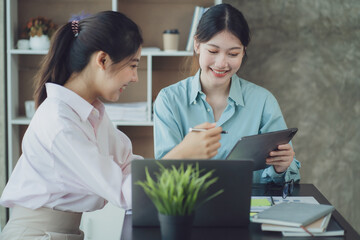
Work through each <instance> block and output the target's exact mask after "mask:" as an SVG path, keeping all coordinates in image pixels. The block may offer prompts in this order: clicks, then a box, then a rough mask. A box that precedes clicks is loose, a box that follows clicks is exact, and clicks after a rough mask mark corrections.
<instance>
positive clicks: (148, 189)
mask: <svg viewBox="0 0 360 240" xmlns="http://www.w3.org/2000/svg"><path fill="white" fill-rule="evenodd" d="M157 164H158V165H159V166H160V170H159V172H157V173H155V176H156V178H157V179H156V181H155V180H153V179H152V178H151V176H150V174H149V170H148V168H147V167H146V168H145V173H146V180H144V181H143V182H142V181H137V182H136V184H138V185H140V186H141V187H142V188H143V189H144V191H145V193H146V195H147V196H148V197H149V198H150V199H151V201H152V202H153V203H154V205H155V207H156V209H157V210H158V212H159V213H161V214H164V215H171V216H185V215H191V214H192V213H193V212H194V210H195V209H196V208H197V207H199V206H200V205H202V204H203V203H205V202H207V201H209V200H211V199H213V198H214V197H216V196H218V195H220V194H221V193H223V192H224V190H223V189H221V190H219V191H217V192H216V193H214V194H212V195H210V196H208V197H206V194H207V190H208V188H209V187H210V186H211V185H212V184H214V183H215V182H216V181H217V180H218V177H214V178H211V176H212V174H213V173H214V171H215V170H211V171H209V172H207V173H204V174H202V173H203V171H204V169H202V170H200V169H199V164H198V163H197V164H196V166H195V167H193V166H192V164H188V165H187V168H186V169H185V168H184V164H183V163H182V164H181V165H180V167H179V168H176V167H175V166H174V165H172V166H171V168H169V169H167V168H165V167H164V166H163V165H162V164H160V163H157ZM200 200H201V201H200ZM199 201H200V202H199Z"/></svg>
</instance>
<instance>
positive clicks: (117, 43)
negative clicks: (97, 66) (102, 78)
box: [34, 11, 143, 107]
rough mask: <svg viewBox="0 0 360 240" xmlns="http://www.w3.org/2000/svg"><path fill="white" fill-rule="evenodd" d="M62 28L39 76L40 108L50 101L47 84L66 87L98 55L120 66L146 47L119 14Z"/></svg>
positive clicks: (98, 16) (37, 97) (37, 100)
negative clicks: (140, 48) (70, 78)
mask: <svg viewBox="0 0 360 240" xmlns="http://www.w3.org/2000/svg"><path fill="white" fill-rule="evenodd" d="M73 26H74V23H73V22H68V23H67V24H64V25H63V26H61V27H60V28H59V29H58V30H57V31H56V33H55V34H54V36H53V37H52V42H51V45H50V49H49V52H48V54H47V55H46V56H45V58H44V60H43V62H42V66H41V69H40V71H39V72H38V74H37V76H36V81H35V93H34V99H35V103H36V107H38V106H39V105H40V104H41V103H42V102H43V101H44V100H45V98H46V97H47V95H46V89H45V83H47V82H52V83H56V84H59V85H64V84H65V83H66V81H67V80H68V79H69V77H70V75H71V74H72V73H74V72H81V71H82V70H83V69H84V68H85V67H86V65H87V64H88V63H89V60H90V57H91V55H92V54H93V53H94V52H96V51H104V52H106V53H107V54H108V55H109V57H110V58H111V60H112V62H113V63H114V64H115V63H118V62H120V61H122V60H124V59H126V58H129V57H131V56H133V55H135V54H136V52H137V51H138V49H139V47H140V46H141V44H142V43H143V38H142V36H141V32H140V29H139V27H138V26H137V25H136V24H135V23H134V22H133V21H132V20H131V19H129V18H128V17H126V16H125V15H124V14H122V13H120V12H114V11H104V12H99V13H97V14H95V15H93V16H90V17H87V18H84V19H82V20H80V21H79V22H78V27H77V32H78V34H76V31H73V28H72V27H73Z"/></svg>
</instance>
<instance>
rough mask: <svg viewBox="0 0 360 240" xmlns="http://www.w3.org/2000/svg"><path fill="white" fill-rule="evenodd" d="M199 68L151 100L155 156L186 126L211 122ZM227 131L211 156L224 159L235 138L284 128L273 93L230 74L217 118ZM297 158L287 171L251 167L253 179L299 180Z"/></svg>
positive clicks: (177, 140) (172, 143)
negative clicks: (220, 111) (221, 107)
mask: <svg viewBox="0 0 360 240" xmlns="http://www.w3.org/2000/svg"><path fill="white" fill-rule="evenodd" d="M199 75H200V71H198V72H197V74H196V75H195V76H192V77H189V78H187V79H184V80H182V81H180V82H178V83H176V84H173V85H171V86H168V87H166V88H164V89H162V90H161V91H160V93H159V95H158V96H157V98H156V100H155V103H154V146H155V158H157V159H159V158H162V157H163V156H164V155H165V154H167V153H168V152H169V151H170V150H171V149H172V148H174V147H175V146H176V145H177V144H179V143H180V142H181V141H182V139H183V138H184V137H185V135H186V134H187V133H188V131H189V128H191V127H194V126H196V125H198V124H201V123H203V122H210V123H212V122H215V119H214V114H213V110H212V108H211V106H210V105H209V104H208V103H207V102H206V95H205V93H203V92H202V91H201V84H200V78H199ZM216 125H217V126H221V127H222V128H223V130H226V131H228V134H222V135H221V140H220V143H221V147H220V149H219V150H218V154H217V155H216V156H215V157H214V158H213V159H225V158H226V156H227V155H228V154H229V152H230V151H231V149H232V148H233V147H234V145H235V144H236V142H237V141H238V140H239V139H240V138H242V137H244V136H249V135H254V134H260V133H266V132H272V131H277V130H282V129H286V128H287V126H286V123H285V120H284V117H283V115H282V113H281V110H280V106H279V104H278V102H277V101H276V99H275V97H274V96H273V95H272V94H271V93H270V92H269V91H268V90H266V89H264V88H262V87H260V86H257V85H255V84H253V83H251V82H248V81H246V80H244V79H241V78H239V77H238V76H237V75H236V74H235V75H234V76H232V80H231V86H230V93H229V98H228V104H227V106H226V108H225V110H224V112H223V113H222V115H221V117H220V119H219V120H218V122H217V124H216ZM300 166H301V165H300V162H299V161H297V160H296V159H295V158H294V160H293V161H292V163H291V165H290V166H289V168H288V169H287V171H285V172H283V173H280V174H278V173H276V172H275V170H274V168H273V167H272V166H270V167H268V168H266V169H262V170H258V171H254V173H253V182H254V183H267V182H275V183H283V182H284V181H289V180H290V179H294V181H297V180H300V172H299V168H300Z"/></svg>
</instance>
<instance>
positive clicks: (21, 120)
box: [11, 117, 31, 125]
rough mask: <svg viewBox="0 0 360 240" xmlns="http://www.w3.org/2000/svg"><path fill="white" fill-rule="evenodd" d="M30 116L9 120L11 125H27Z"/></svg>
mask: <svg viewBox="0 0 360 240" xmlns="http://www.w3.org/2000/svg"><path fill="white" fill-rule="evenodd" d="M30 121H31V118H27V117H17V118H14V119H12V120H11V124H12V125H29V124H30Z"/></svg>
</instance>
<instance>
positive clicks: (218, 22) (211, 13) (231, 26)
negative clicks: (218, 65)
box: [192, 3, 250, 73]
mask: <svg viewBox="0 0 360 240" xmlns="http://www.w3.org/2000/svg"><path fill="white" fill-rule="evenodd" d="M224 30H227V31H229V32H230V33H232V34H233V35H234V36H236V37H237V38H238V39H239V40H240V42H241V43H242V45H243V46H244V47H245V48H246V47H247V46H248V45H249V43H250V29H249V25H248V23H247V21H246V19H245V17H244V15H243V14H242V13H241V11H239V10H238V9H236V8H234V7H233V6H231V5H230V4H227V3H223V4H218V5H215V6H212V7H210V8H209V9H208V10H207V11H206V12H205V13H204V15H203V16H202V17H201V19H200V21H199V24H198V26H197V29H196V33H195V39H196V41H197V43H205V42H207V41H209V40H210V39H211V38H212V37H214V36H215V35H216V34H218V33H220V32H222V31H224ZM244 51H245V53H244V59H246V58H247V55H246V50H245V49H244ZM198 64H199V63H198V57H197V56H196V54H194V58H193V64H192V73H193V72H194V70H195V71H197V69H198ZM195 65H197V66H195Z"/></svg>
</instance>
